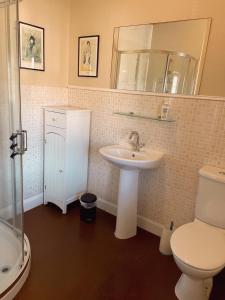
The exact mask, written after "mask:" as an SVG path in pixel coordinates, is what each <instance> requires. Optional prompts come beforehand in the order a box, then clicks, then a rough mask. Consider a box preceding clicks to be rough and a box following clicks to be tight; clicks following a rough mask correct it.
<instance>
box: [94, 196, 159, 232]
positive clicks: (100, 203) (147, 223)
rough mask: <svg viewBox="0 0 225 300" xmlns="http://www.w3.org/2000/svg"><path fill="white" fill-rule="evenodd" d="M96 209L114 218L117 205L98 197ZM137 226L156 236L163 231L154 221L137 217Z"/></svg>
mask: <svg viewBox="0 0 225 300" xmlns="http://www.w3.org/2000/svg"><path fill="white" fill-rule="evenodd" d="M97 207H98V208H100V209H102V210H104V211H106V212H108V213H109V214H111V215H114V216H116V213H117V205H115V204H113V203H110V202H108V201H106V200H104V199H102V198H99V197H98V200H97ZM138 226H139V227H140V228H142V229H144V230H146V231H148V232H151V233H153V234H155V235H157V236H161V234H162V231H163V225H162V224H159V223H157V222H155V221H152V220H150V219H148V218H146V217H143V216H140V215H138Z"/></svg>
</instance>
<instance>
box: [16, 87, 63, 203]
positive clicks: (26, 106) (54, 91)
mask: <svg viewBox="0 0 225 300" xmlns="http://www.w3.org/2000/svg"><path fill="white" fill-rule="evenodd" d="M21 100H22V124H23V128H24V129H26V130H27V131H28V152H27V153H26V154H25V155H24V156H23V160H24V169H23V172H24V198H25V199H27V198H30V197H32V196H35V195H38V194H40V193H42V192H43V111H42V107H43V106H46V105H67V104H68V89H67V88H54V87H39V86H22V87H21Z"/></svg>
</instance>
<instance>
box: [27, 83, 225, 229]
mask: <svg viewBox="0 0 225 300" xmlns="http://www.w3.org/2000/svg"><path fill="white" fill-rule="evenodd" d="M165 99H167V100H168V101H169V102H170V103H171V107H172V112H173V117H174V119H176V122H174V123H166V122H158V121H153V120H144V119H130V118H128V117H122V116H116V115H113V112H114V111H124V112H131V111H132V112H135V113H144V114H155V113H157V111H158V108H159V106H160V105H161V104H162V103H163V101H164V100H165ZM68 102H69V105H76V106H81V107H86V108H90V109H91V110H92V111H93V113H92V128H91V147H90V168H89V191H90V192H93V193H96V194H97V195H98V196H100V197H101V198H102V199H104V200H106V201H108V202H110V203H114V204H116V201H117V200H116V199H117V191H118V180H119V170H118V169H117V168H115V167H113V166H112V165H110V164H109V163H107V162H105V161H104V160H103V159H102V158H101V157H100V155H99V153H98V149H99V148H100V147H102V146H104V145H109V144H114V143H119V142H120V141H124V140H126V139H127V136H128V133H129V132H130V131H131V130H137V131H138V132H139V133H140V136H141V141H143V142H145V143H146V144H147V146H148V147H150V148H152V149H156V150H160V151H163V152H164V153H165V158H164V161H163V163H162V165H161V166H160V168H159V169H157V170H152V171H145V172H142V173H141V176H140V188H139V214H140V215H142V216H144V217H146V218H149V219H151V220H154V221H157V222H159V223H162V224H166V225H168V224H169V222H170V220H174V222H175V224H176V225H177V226H178V225H180V224H183V223H185V222H188V221H190V220H191V219H192V218H193V216H194V205H195V199H196V192H197V184H198V169H199V168H200V167H201V166H203V165H205V164H209V165H213V166H218V167H222V168H225V102H224V101H213V100H210V99H204V100H199V99H195V98H190V99H184V98H177V97H176V98H165V97H158V96H144V95H133V94H128V93H124V94H123V93H114V92H110V91H101V90H99V91H98V90H88V89H83V88H69V89H66V88H53V87H35V86H22V117H23V128H24V129H27V130H28V138H29V139H28V146H29V151H28V152H27V153H26V154H25V155H24V190H25V198H29V197H32V196H35V195H37V194H40V193H42V192H43V144H42V141H43V119H42V118H43V114H42V107H43V106H45V105H56V104H57V105H67V104H68Z"/></svg>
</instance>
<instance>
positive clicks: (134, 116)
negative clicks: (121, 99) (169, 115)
mask: <svg viewBox="0 0 225 300" xmlns="http://www.w3.org/2000/svg"><path fill="white" fill-rule="evenodd" d="M113 114H114V115H120V116H126V117H132V118H141V119H148V120H154V121H159V122H170V123H171V122H176V121H175V120H173V119H168V120H162V119H161V117H160V116H144V115H138V114H135V113H133V112H113Z"/></svg>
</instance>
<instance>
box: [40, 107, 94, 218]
mask: <svg viewBox="0 0 225 300" xmlns="http://www.w3.org/2000/svg"><path fill="white" fill-rule="evenodd" d="M90 115H91V112H90V110H86V109H79V108H75V107H71V106H68V107H65V106H64V107H63V106H62V107H45V108H44V203H45V204H47V203H48V202H52V203H55V204H56V205H57V206H58V207H60V208H61V209H62V211H63V213H64V214H65V213H66V212H67V205H68V204H69V203H71V202H73V201H74V200H76V199H78V198H79V196H80V195H81V194H83V193H84V192H86V190H87V176H88V150H89V132H90Z"/></svg>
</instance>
